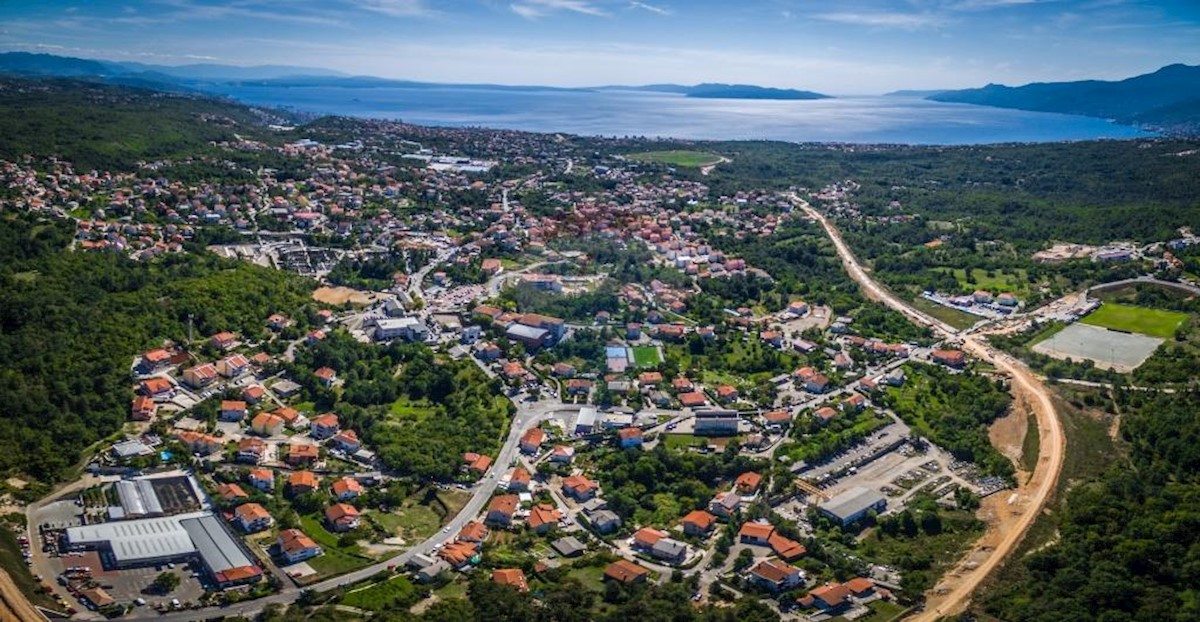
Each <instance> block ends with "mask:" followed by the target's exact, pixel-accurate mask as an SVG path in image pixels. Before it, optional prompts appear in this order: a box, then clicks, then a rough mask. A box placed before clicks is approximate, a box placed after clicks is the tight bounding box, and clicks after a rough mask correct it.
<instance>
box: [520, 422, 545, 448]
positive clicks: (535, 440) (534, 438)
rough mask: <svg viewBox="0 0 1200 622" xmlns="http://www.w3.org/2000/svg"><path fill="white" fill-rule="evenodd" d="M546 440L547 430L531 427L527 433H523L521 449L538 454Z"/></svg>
mask: <svg viewBox="0 0 1200 622" xmlns="http://www.w3.org/2000/svg"><path fill="white" fill-rule="evenodd" d="M544 442H546V432H544V431H543V430H542V429H541V428H529V429H528V430H525V434H522V435H521V451H522V452H524V453H527V454H536V453H537V452H538V450H539V449H540V448H541V446H542V443H544Z"/></svg>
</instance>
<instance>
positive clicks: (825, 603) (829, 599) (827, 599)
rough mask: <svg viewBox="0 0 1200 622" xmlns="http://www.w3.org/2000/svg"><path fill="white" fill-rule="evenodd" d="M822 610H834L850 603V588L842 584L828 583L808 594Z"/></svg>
mask: <svg viewBox="0 0 1200 622" xmlns="http://www.w3.org/2000/svg"><path fill="white" fill-rule="evenodd" d="M808 595H809V596H812V597H813V604H815V605H816V606H817V607H818V608H820V609H826V610H833V609H838V608H841V607H843V606H845V605H846V604H847V603H849V602H850V588H848V587H846V586H845V585H844V584H840V583H826V584H825V585H822V586H821V587H819V588H817V589H815V590H813V591H811V592H809V593H808Z"/></svg>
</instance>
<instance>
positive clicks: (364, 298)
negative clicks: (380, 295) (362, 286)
mask: <svg viewBox="0 0 1200 622" xmlns="http://www.w3.org/2000/svg"><path fill="white" fill-rule="evenodd" d="M312 297H313V300H316V301H317V302H323V303H325V304H330V305H344V304H346V303H347V302H348V303H350V304H354V305H362V306H366V305H369V304H373V303H375V302H376V301H377V297H376V294H375V293H373V292H364V291H359V290H357V289H351V288H349V287H319V288H317V289H316V290H315V291H313V293H312Z"/></svg>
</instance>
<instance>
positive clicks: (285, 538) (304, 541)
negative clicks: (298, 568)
mask: <svg viewBox="0 0 1200 622" xmlns="http://www.w3.org/2000/svg"><path fill="white" fill-rule="evenodd" d="M275 545H276V546H277V547H279V554H280V556H281V557H283V559H284V561H285V562H287V563H289V564H294V563H296V562H300V561H304V560H306V559H311V558H313V557H316V556H318V555H320V554H321V553H323V551H322V550H321V547H319V546H317V543H316V542H313V539H312V538H310V537H308V536H306V535H304V532H302V531H300V530H299V529H284V530H283V531H280V532H279V539H278V540H276V541H275Z"/></svg>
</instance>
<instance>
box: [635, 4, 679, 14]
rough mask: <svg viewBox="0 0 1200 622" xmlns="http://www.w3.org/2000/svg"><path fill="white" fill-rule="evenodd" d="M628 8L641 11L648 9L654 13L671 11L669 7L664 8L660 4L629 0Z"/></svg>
mask: <svg viewBox="0 0 1200 622" xmlns="http://www.w3.org/2000/svg"><path fill="white" fill-rule="evenodd" d="M629 8H631V9H641V10H643V11H649V12H651V13H656V14H658V15H670V14H671V11H670V10H669V9H665V8H663V7H660V6H654V5H653V4H646V3H645V2H630V3H629Z"/></svg>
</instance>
